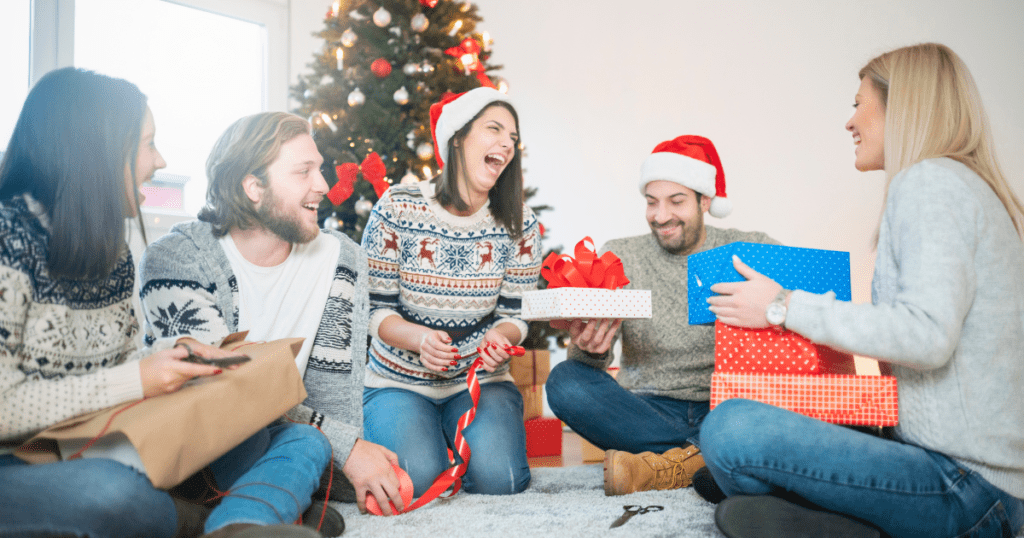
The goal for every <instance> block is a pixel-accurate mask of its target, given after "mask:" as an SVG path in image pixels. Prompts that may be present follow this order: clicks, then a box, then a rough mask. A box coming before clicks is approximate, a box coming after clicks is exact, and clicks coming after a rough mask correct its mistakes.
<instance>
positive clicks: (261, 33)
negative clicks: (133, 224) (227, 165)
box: [74, 0, 267, 216]
mask: <svg viewBox="0 0 1024 538" xmlns="http://www.w3.org/2000/svg"><path fill="white" fill-rule="evenodd" d="M156 21H158V22H156ZM74 63H75V65H76V66H77V67H82V68H86V69H92V70H95V71H98V72H101V73H104V74H107V75H111V76H115V77H121V78H125V79H127V80H130V81H132V82H134V83H135V84H137V85H138V86H139V88H140V89H141V90H142V92H143V93H145V94H146V96H147V97H148V98H149V106H150V109H151V110H152V111H153V117H154V121H155V123H156V132H157V137H156V142H157V147H158V148H159V149H160V152H161V153H162V154H163V156H164V159H165V160H166V161H167V168H165V169H164V170H162V171H160V172H158V175H157V176H156V177H155V178H154V184H153V185H148V186H147V187H146V188H147V189H148V191H147V200H146V206H148V207H147V209H148V210H149V211H150V212H153V211H156V212H161V211H167V212H171V213H178V214H182V215H186V214H187V215H191V216H194V215H195V214H196V213H197V212H198V211H199V208H200V207H202V205H203V203H204V200H205V196H206V173H205V164H206V157H207V155H208V154H209V152H210V148H211V147H212V146H213V143H214V142H215V141H216V139H217V137H218V136H219V135H220V134H221V133H222V132H223V131H224V129H225V128H226V127H227V126H228V125H230V124H231V123H232V122H233V121H235V120H237V119H238V118H240V117H242V116H246V115H249V114H254V113H257V112H261V111H263V110H266V109H267V95H266V93H267V92H266V89H267V83H266V81H267V31H266V29H265V27H264V26H262V25H260V24H256V23H252V22H248V21H244V20H240V19H236V18H232V17H228V16H225V15H220V14H216V13H211V12H208V11H203V10H200V9H196V8H193V7H189V6H184V5H179V4H173V3H170V2H166V1H162V0H76V2H75V30H74ZM182 189H183V191H184V192H183V193H182V192H181V190H182Z"/></svg>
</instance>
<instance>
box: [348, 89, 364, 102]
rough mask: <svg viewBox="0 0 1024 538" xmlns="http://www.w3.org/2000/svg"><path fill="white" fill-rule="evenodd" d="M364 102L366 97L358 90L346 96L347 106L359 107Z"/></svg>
mask: <svg viewBox="0 0 1024 538" xmlns="http://www.w3.org/2000/svg"><path fill="white" fill-rule="evenodd" d="M365 102H366V96H365V95H363V92H361V91H359V88H356V89H354V90H352V93H350V94H348V106H360V105H362V104H363V103H365Z"/></svg>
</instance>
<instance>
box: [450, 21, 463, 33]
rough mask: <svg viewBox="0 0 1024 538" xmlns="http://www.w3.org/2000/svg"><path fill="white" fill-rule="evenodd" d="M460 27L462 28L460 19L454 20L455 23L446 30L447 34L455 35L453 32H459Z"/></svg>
mask: <svg viewBox="0 0 1024 538" xmlns="http://www.w3.org/2000/svg"><path fill="white" fill-rule="evenodd" d="M460 28H462V19H459V20H457V21H455V24H453V25H452V29H451V31H449V32H448V35H449V36H451V37H455V34H457V33H459V29H460Z"/></svg>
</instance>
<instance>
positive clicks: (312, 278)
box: [220, 233, 341, 375]
mask: <svg viewBox="0 0 1024 538" xmlns="http://www.w3.org/2000/svg"><path fill="white" fill-rule="evenodd" d="M220 245H221V248H223V249H224V253H225V254H226V255H227V258H228V262H230V263H231V270H232V271H233V272H234V273H235V278H236V280H237V282H238V330H240V331H245V330H248V331H249V335H248V336H246V339H247V340H249V341H253V342H256V341H270V340H278V339H281V338H299V337H301V338H305V339H306V341H305V342H303V343H302V349H301V350H300V351H299V354H298V355H297V356H296V357H295V364H296V366H298V367H299V373H300V374H303V375H305V373H306V363H307V362H308V361H309V352H310V350H311V349H313V338H314V337H315V336H316V332H317V329H319V328H320V318H321V316H323V313H324V308H325V307H326V305H327V297H328V295H330V291H331V282H333V280H334V270H335V268H336V267H337V265H338V254H339V253H340V251H341V243H340V242H338V239H337V238H335V237H332V236H331V235H328V234H325V233H320V234H317V236H316V239H314V240H312V241H310V242H309V243H304V244H292V251H291V253H290V254H289V255H288V258H287V259H285V261H283V262H281V263H280V264H278V265H276V266H274V267H260V266H258V265H254V264H253V263H250V262H249V261H248V260H246V259H245V258H244V257H242V253H241V252H239V251H238V248H237V247H236V246H235V241H234V239H232V238H231V234H225V235H224V237H222V238H220Z"/></svg>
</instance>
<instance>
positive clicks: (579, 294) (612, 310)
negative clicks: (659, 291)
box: [520, 288, 651, 321]
mask: <svg viewBox="0 0 1024 538" xmlns="http://www.w3.org/2000/svg"><path fill="white" fill-rule="evenodd" d="M520 317H521V318H522V319H523V320H529V321H549V320H552V319H600V318H623V319H625V318H634V319H635V318H650V317H651V290H608V289H604V288H554V289H546V290H534V291H528V292H525V293H523V310H522V314H521V316H520Z"/></svg>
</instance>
